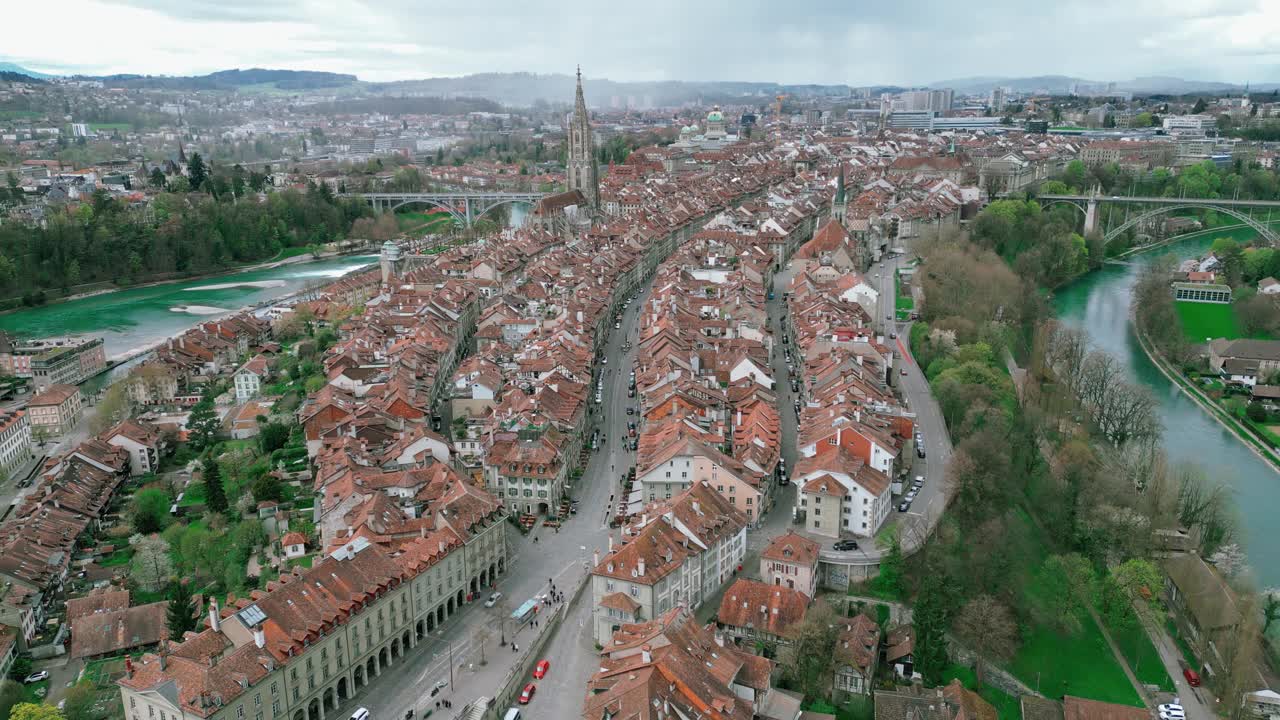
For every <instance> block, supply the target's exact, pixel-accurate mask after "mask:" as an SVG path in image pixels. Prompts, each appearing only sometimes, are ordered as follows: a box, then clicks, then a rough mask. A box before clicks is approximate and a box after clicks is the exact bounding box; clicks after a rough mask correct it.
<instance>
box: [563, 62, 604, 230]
mask: <svg viewBox="0 0 1280 720" xmlns="http://www.w3.org/2000/svg"><path fill="white" fill-rule="evenodd" d="M568 171H569V189H570V190H581V191H582V194H583V196H584V197H586V198H587V204H588V205H590V206H591V210H592V211H596V210H599V209H600V180H599V178H598V177H597V174H596V173H597V166H596V145H595V142H594V141H593V139H592V137H591V118H590V117H588V116H587V101H586V100H584V99H583V98H582V68H581V67H579V68H578V96H577V98H575V100H574V105H573V120H572V121H571V122H570V123H569V168H568Z"/></svg>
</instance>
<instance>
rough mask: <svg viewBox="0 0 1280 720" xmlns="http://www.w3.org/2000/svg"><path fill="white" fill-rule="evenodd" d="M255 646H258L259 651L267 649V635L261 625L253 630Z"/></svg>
mask: <svg viewBox="0 0 1280 720" xmlns="http://www.w3.org/2000/svg"><path fill="white" fill-rule="evenodd" d="M253 644H254V645H257V646H258V649H259V650H261V649H262V648H263V647H266V644H267V633H266V632H265V631H264V630H263V629H262V625H261V624H259V625H257V626H256V627H254V628H253Z"/></svg>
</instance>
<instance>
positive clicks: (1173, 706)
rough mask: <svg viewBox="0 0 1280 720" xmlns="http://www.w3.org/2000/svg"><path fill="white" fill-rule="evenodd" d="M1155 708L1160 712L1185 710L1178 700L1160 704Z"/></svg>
mask: <svg viewBox="0 0 1280 720" xmlns="http://www.w3.org/2000/svg"><path fill="white" fill-rule="evenodd" d="M1156 710H1158V711H1160V712H1170V711H1177V712H1186V711H1185V710H1183V709H1182V705H1181V704H1180V703H1178V702H1171V703H1167V704H1165V705H1160V706H1158V707H1157V708H1156Z"/></svg>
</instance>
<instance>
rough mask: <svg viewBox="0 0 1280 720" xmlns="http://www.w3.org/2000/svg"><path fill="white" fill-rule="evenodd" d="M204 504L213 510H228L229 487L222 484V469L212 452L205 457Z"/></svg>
mask: <svg viewBox="0 0 1280 720" xmlns="http://www.w3.org/2000/svg"><path fill="white" fill-rule="evenodd" d="M204 504H205V507H207V508H209V509H210V510H212V511H213V512H226V511H227V489H226V487H224V486H223V484H222V471H221V470H219V469H218V461H217V460H214V459H213V456H212V454H211V455H209V456H207V457H205V459H204Z"/></svg>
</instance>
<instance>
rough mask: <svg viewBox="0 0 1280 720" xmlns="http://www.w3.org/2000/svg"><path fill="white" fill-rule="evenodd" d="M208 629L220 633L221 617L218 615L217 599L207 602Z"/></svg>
mask: <svg viewBox="0 0 1280 720" xmlns="http://www.w3.org/2000/svg"><path fill="white" fill-rule="evenodd" d="M209 627H210V628H211V629H212V630H213V631H214V632H221V631H222V616H221V615H220V614H219V613H218V598H216V597H215V598H212V599H210V600H209Z"/></svg>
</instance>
